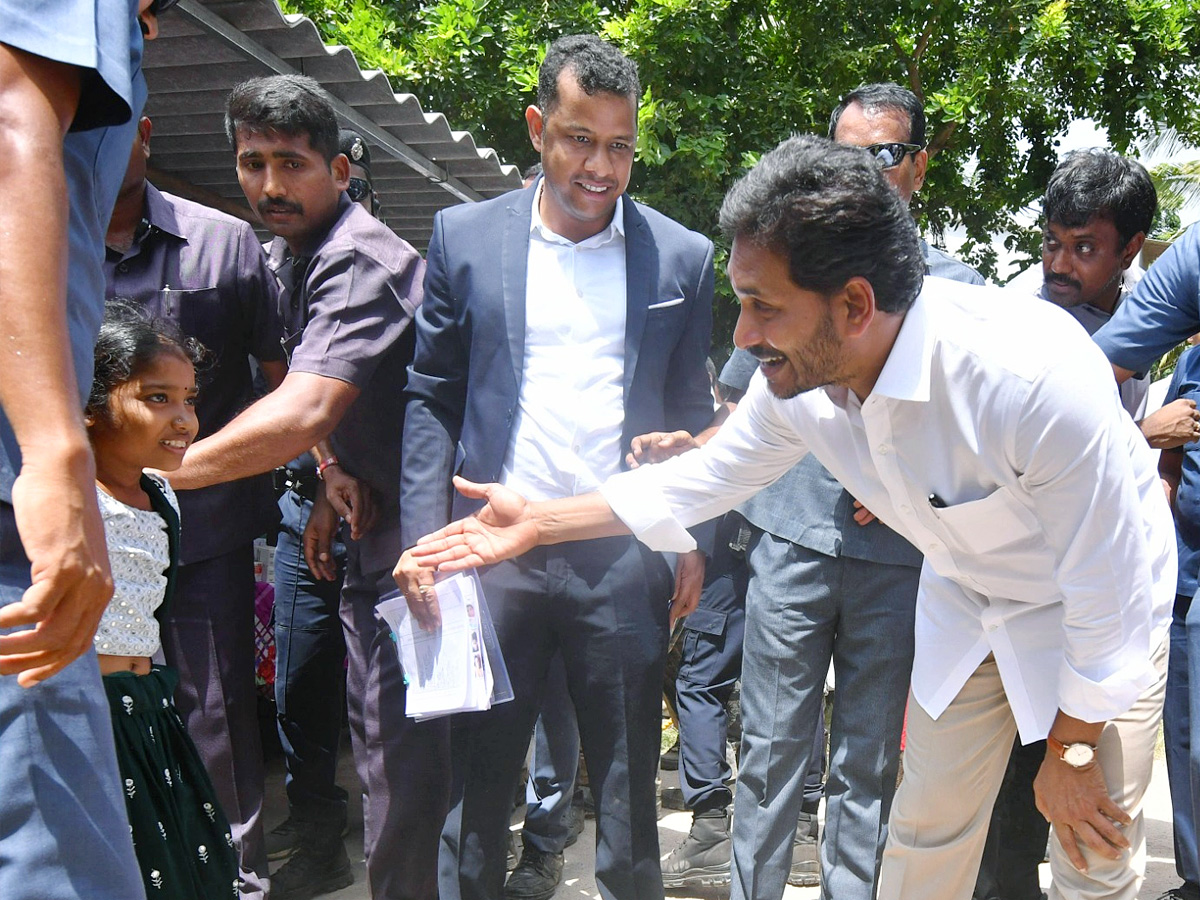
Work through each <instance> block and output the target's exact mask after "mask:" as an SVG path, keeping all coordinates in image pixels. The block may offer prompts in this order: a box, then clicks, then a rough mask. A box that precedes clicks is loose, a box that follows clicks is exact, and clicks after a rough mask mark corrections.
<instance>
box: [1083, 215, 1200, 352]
mask: <svg viewBox="0 0 1200 900" xmlns="http://www.w3.org/2000/svg"><path fill="white" fill-rule="evenodd" d="M1198 331H1200V227H1196V226H1193V227H1192V228H1190V229H1188V231H1187V233H1186V234H1184V236H1183V237H1181V238H1180V239H1179V240H1177V241H1176V242H1175V243H1174V244H1172V245H1171V248H1170V249H1169V250H1167V252H1166V253H1164V254H1163V255H1162V256H1160V257H1159V258H1158V260H1157V261H1156V262H1155V263H1154V264H1153V265H1152V266H1151V267H1150V268H1149V270H1147V272H1146V276H1145V277H1144V278H1143V279H1142V280H1141V281H1139V282H1138V284H1137V286H1136V287H1135V288H1134V289H1133V294H1132V295H1131V296H1130V297H1129V299H1127V300H1126V301H1125V302H1124V303H1122V304H1121V305H1120V306H1119V307H1118V308H1117V311H1116V313H1115V314H1114V315H1113V317H1112V318H1111V319H1110V320H1109V321H1108V323H1107V324H1106V325H1104V327H1103V328H1101V329H1100V330H1099V331H1097V332H1096V334H1095V335H1094V336H1093V337H1094V338H1095V341H1096V343H1097V344H1099V345H1100V349H1102V350H1103V351H1104V353H1105V355H1106V356H1107V357H1108V360H1109V362H1111V363H1113V364H1114V365H1117V366H1120V367H1121V368H1123V369H1129V370H1131V371H1133V372H1146V371H1148V370H1149V368H1150V366H1151V365H1152V364H1153V363H1154V361H1155V360H1156V359H1158V358H1159V357H1160V356H1162V355H1163V354H1164V353H1166V352H1167V351H1168V350H1170V349H1171V348H1172V347H1174V346H1175V345H1176V344H1178V343H1179V342H1180V341H1182V340H1184V339H1185V338H1188V337H1191V336H1192V335H1193V334H1196V332H1198Z"/></svg>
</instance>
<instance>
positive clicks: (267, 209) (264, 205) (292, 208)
mask: <svg viewBox="0 0 1200 900" xmlns="http://www.w3.org/2000/svg"><path fill="white" fill-rule="evenodd" d="M281 212H282V213H297V214H301V213H303V212H304V207H303V206H301V205H300V204H299V203H289V202H288V201H287V200H269V199H264V200H259V201H258V214H259V215H260V216H265V215H267V214H268V213H281Z"/></svg>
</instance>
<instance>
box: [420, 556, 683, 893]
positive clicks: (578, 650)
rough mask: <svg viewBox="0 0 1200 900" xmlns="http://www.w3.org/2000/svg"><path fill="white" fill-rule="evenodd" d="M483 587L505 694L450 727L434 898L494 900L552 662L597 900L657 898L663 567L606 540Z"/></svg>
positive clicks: (530, 561) (532, 561)
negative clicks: (569, 731)
mask: <svg viewBox="0 0 1200 900" xmlns="http://www.w3.org/2000/svg"><path fill="white" fill-rule="evenodd" d="M481 578H482V581H483V589H484V595H485V597H486V599H487V602H488V606H489V608H490V610H491V614H492V617H493V619H494V621H495V624H496V630H497V634H498V636H499V640H500V646H501V650H502V652H503V654H504V658H505V662H506V663H507V667H508V674H509V677H510V678H511V680H512V685H513V692H514V694H515V695H516V696H515V699H514V700H512V701H510V702H508V703H503V704H499V705H497V706H495V707H493V708H492V709H490V710H488V711H487V712H482V713H464V714H461V715H458V716H455V717H454V723H453V736H452V741H451V744H452V753H453V759H454V780H453V787H452V792H451V810H450V815H449V816H448V817H447V819H446V827H445V829H444V831H443V833H442V852H441V858H440V863H439V864H440V869H441V872H440V879H439V886H440V889H441V900H459V898H463V900H496V898H499V897H500V896H502V894H503V890H504V861H505V853H506V831H507V826H508V817H509V810H510V808H511V799H512V785H513V783H514V782H515V781H516V779H517V777H518V773H519V771H520V768H521V763H522V761H523V759H524V757H525V750H526V748H527V747H528V744H529V732H530V729H532V727H533V723H534V719H535V718H536V717H537V712H538V709H539V708H540V706H541V701H542V695H543V690H544V684H545V679H546V672H547V667H548V666H549V664H550V660H551V658H552V657H553V656H554V654H555V653H556V652H558V651H561V653H562V660H563V666H564V669H565V671H566V676H567V687H568V690H569V691H570V695H571V699H572V701H573V703H574V705H575V712H576V715H577V718H578V721H579V737H580V740H581V742H582V745H583V753H584V758H585V759H586V760H587V767H588V778H589V782H590V784H591V787H592V793H593V795H594V797H595V800H596V829H597V843H596V883H597V886H598V887H599V890H600V894H601V896H603V897H605V898H619V900H639V898H651V900H657V898H661V897H662V896H663V888H662V874H661V870H660V868H659V854H658V823H657V817H656V813H655V800H654V779H655V775H656V772H657V769H658V749H659V739H660V734H661V729H660V714H661V703H662V696H661V690H662V678H663V667H664V660H665V655H666V647H667V604H668V600H669V598H670V595H671V582H672V576H671V572H670V570H669V568H668V567H667V565H666V563H665V561H664V560H663V558H662V557H661V556H659V555H658V554H656V553H653V552H652V551H650V550H648V549H646V548H645V547H643V546H642V545H641V544H639V543H637V542H636V541H634V540H633V539H632V538H606V539H603V540H595V541H587V542H581V543H572V544H563V545H560V546H555V547H539V548H537V549H535V550H532V551H530V552H529V553H527V554H525V555H524V556H522V557H520V558H519V559H516V560H512V561H509V562H504V563H500V564H499V565H496V566H493V567H491V568H490V569H488V570H486V571H485V572H483V573H482V575H481Z"/></svg>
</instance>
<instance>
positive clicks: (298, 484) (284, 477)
mask: <svg viewBox="0 0 1200 900" xmlns="http://www.w3.org/2000/svg"><path fill="white" fill-rule="evenodd" d="M320 486H321V480H320V479H319V478H317V476H316V473H315V472H296V471H293V470H292V469H284V468H280V469H276V470H275V487H276V489H277V490H288V491H292V492H294V493H296V494H299V495H300V496H301V497H303V498H304V499H305V500H307V501H309V502H310V503H312V502H314V501H315V500H316V499H317V491H318V490H319V489H320Z"/></svg>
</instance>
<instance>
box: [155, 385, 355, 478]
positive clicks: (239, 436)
mask: <svg viewBox="0 0 1200 900" xmlns="http://www.w3.org/2000/svg"><path fill="white" fill-rule="evenodd" d="M359 393H360V392H359V389H358V388H357V387H355V386H354V385H352V384H350V383H349V382H347V381H341V380H340V379H337V378H331V377H329V376H327V375H314V374H312V373H310V372H289V373H288V375H287V377H286V378H284V379H283V383H282V384H281V385H280V386H279V387H277V388H276V389H275V390H273V391H272V392H271V393H269V394H267V396H265V397H263V398H262V399H261V400H259V401H258V402H257V403H255V404H254V405H253V406H251V407H250V408H249V409H247V410H245V411H244V412H243V413H242V414H241V415H239V416H238V417H237V418H236V419H234V420H233V421H232V422H230V423H229V424H228V425H226V426H225V427H224V428H222V429H221V430H220V431H218V432H217V433H216V434H213V435H210V436H209V437H206V438H205V439H204V440H202V441H197V442H196V443H195V444H193V445H192V446H191V447H190V448H189V449H188V452H187V455H186V456H185V457H184V461H183V465H182V466H181V467H180V468H179V469H178V470H177V471H175V472H172V473H171V485H172V486H173V487H174V488H175V489H176V490H193V489H195V488H201V487H207V486H208V485H210V484H218V483H220V482H224V481H234V480H235V479H238V478H246V477H248V476H250V475H257V474H259V473H260V472H267V471H269V470H271V469H273V468H275V467H276V466H281V465H283V464H284V463H285V462H287V461H288V460H289V459H292V458H294V457H296V456H298V455H299V454H301V453H303V452H305V451H307V450H310V449H311V448H312V447H314V446H315V445H316V444H317V443H318V442H319V441H323V440H324V439H325V438H327V437H328V436H329V434H330V432H332V431H333V429H334V428H336V427H337V424H338V422H340V421H341V420H342V415H343V414H344V413H345V412H346V410H347V409H349V408H350V404H351V403H353V402H354V401H355V400H356V399H357V398H358V395H359Z"/></svg>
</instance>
